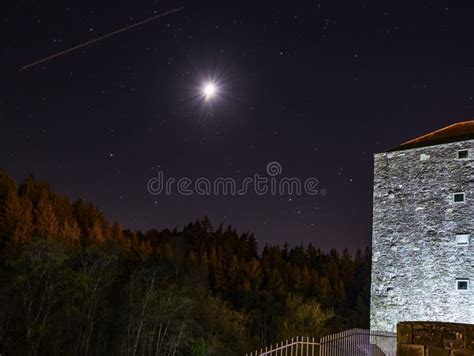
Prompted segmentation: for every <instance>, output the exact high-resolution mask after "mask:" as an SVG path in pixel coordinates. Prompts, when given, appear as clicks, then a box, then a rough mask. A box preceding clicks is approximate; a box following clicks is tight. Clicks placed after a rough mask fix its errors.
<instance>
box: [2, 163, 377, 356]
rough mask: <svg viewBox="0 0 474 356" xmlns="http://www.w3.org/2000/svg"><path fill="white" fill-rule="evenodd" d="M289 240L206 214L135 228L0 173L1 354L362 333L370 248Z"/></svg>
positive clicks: (132, 350)
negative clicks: (272, 240) (177, 224)
mask: <svg viewBox="0 0 474 356" xmlns="http://www.w3.org/2000/svg"><path fill="white" fill-rule="evenodd" d="M291 240H292V237H291V236H289V237H288V241H289V243H286V244H284V245H283V246H276V245H265V246H261V248H258V246H257V240H256V238H255V237H254V236H253V235H252V234H251V233H248V232H244V233H239V232H237V231H236V230H235V229H234V228H233V227H232V226H222V225H212V224H211V222H210V221H209V219H208V218H206V217H203V218H200V219H199V220H197V221H195V222H192V223H189V224H188V225H186V226H184V227H182V228H179V229H178V228H174V229H162V230H156V229H152V230H149V231H146V232H144V231H131V230H128V229H124V228H123V227H122V226H121V225H120V224H119V223H118V222H111V221H108V220H107V218H106V217H105V216H104V214H103V213H102V212H101V211H100V210H99V209H98V208H97V207H96V206H95V205H94V204H93V203H91V202H86V201H83V200H81V199H78V200H77V201H74V202H73V201H70V200H69V199H68V198H66V197H63V196H61V195H59V194H57V193H55V192H54V191H53V190H52V189H51V188H50V187H49V185H48V184H47V183H44V182H39V181H36V180H35V179H34V178H33V177H32V176H29V177H27V178H26V179H25V180H24V181H23V182H22V183H21V184H18V183H17V182H15V180H14V179H12V178H11V177H10V176H9V175H8V173H7V172H5V171H3V170H0V254H1V257H0V265H1V267H0V354H1V355H196V356H197V355H242V354H245V353H246V352H249V351H250V350H252V349H255V348H257V347H261V346H265V345H268V344H270V343H274V342H278V341H280V340H284V339H287V338H291V337H295V336H311V337H313V336H314V337H320V336H324V335H327V334H330V333H333V332H337V331H340V330H345V329H349V328H353V327H361V328H367V327H368V319H369V291H370V261H371V256H370V250H369V249H366V250H364V251H361V250H358V251H355V252H354V253H350V252H349V251H348V250H344V251H337V250H334V249H333V250H331V251H322V250H320V249H319V248H318V247H317V246H313V245H311V244H309V245H307V246H302V245H291Z"/></svg>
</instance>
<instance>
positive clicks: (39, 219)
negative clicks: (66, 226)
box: [35, 197, 59, 239]
mask: <svg viewBox="0 0 474 356" xmlns="http://www.w3.org/2000/svg"><path fill="white" fill-rule="evenodd" d="M35 233H36V235H37V236H38V237H40V238H44V239H47V238H57V237H58V236H59V225H58V220H57V218H56V214H55V213H54V210H53V207H52V206H51V202H50V201H48V200H47V199H46V198H44V197H42V198H41V199H40V200H39V202H38V207H37V208H36V210H35Z"/></svg>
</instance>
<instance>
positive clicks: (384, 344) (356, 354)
mask: <svg viewBox="0 0 474 356" xmlns="http://www.w3.org/2000/svg"><path fill="white" fill-rule="evenodd" d="M396 352H397V335H396V333H392V332H385V331H371V330H365V329H351V330H346V331H342V332H340V333H337V334H333V335H328V336H324V337H322V338H321V339H320V340H319V342H316V341H315V339H314V337H313V338H311V339H310V338H309V337H296V338H293V339H291V340H285V341H282V342H281V343H277V344H275V345H270V346H267V347H265V349H263V348H262V349H260V350H255V351H253V352H251V353H248V354H246V355H245V356H395V355H396Z"/></svg>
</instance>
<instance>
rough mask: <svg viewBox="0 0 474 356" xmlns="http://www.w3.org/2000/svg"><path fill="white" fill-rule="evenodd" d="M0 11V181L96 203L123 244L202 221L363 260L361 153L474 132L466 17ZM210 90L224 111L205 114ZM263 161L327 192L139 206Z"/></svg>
mask: <svg viewBox="0 0 474 356" xmlns="http://www.w3.org/2000/svg"><path fill="white" fill-rule="evenodd" d="M394 5H396V6H398V7H394ZM0 6H1V8H0V34H1V37H2V45H1V52H0V62H1V66H0V68H1V73H0V130H1V131H0V167H2V168H4V169H6V170H7V171H8V172H9V173H10V174H11V175H12V176H13V177H15V178H16V179H17V180H21V179H23V178H24V177H25V176H26V175H28V174H30V173H32V174H34V175H35V177H36V178H37V179H39V180H44V181H47V182H49V183H50V184H51V186H52V187H53V189H54V190H56V191H57V192H59V193H61V194H66V195H67V196H69V197H70V198H71V199H74V200H75V199H76V198H78V197H83V198H84V199H86V200H92V201H93V202H94V203H95V204H96V205H98V206H99V207H100V208H101V210H102V211H103V212H104V213H105V215H106V216H107V217H108V218H109V219H111V220H118V221H119V222H120V223H121V224H122V225H124V226H125V227H128V228H131V229H143V230H145V229H149V228H152V227H156V228H163V227H175V226H177V227H182V226H183V225H184V224H186V223H188V222H191V221H194V220H196V219H198V218H201V217H203V216H205V215H207V216H209V217H210V219H211V221H212V222H213V223H214V224H219V223H220V222H223V223H224V225H227V224H232V225H233V226H235V227H237V228H238V229H239V231H251V232H254V233H255V235H256V238H257V240H258V242H259V244H260V245H262V244H264V243H266V242H269V243H282V242H284V241H288V242H289V243H290V244H299V243H309V242H312V243H313V244H314V245H316V246H320V247H322V248H324V249H327V248H330V247H336V248H343V247H345V246H347V247H349V248H351V249H353V248H355V247H364V246H368V245H369V244H370V236H371V210H372V179H373V178H372V174H373V168H372V165H373V153H374V152H380V151H383V150H385V149H388V148H390V147H393V146H396V145H398V144H400V143H401V142H403V141H406V140H408V139H411V138H414V137H416V136H418V135H419V134H422V133H425V132H427V131H431V130H434V129H437V128H440V127H443V126H445V125H448V124H451V123H454V122H456V121H462V120H467V119H471V118H472V117H473V116H474V115H473V111H474V104H473V103H474V101H473V97H474V86H473V83H474V82H473V79H474V46H473V45H474V36H473V34H474V21H473V15H474V7H472V6H473V5H471V8H469V7H462V5H461V2H454V1H452V2H449V1H443V2H434V1H417V2H414V1H412V2H406V3H404V2H394V1H391V2H383V1H358V0H353V1H345V2H344V1H324V0H319V1H286V2H280V3H277V2H275V1H250V2H245V1H238V2H237V1H236V2H231V1H208V0H202V1H187V0H181V1H159V2H158V1H125V0H115V1H108V0H107V1H106V0H104V1H92V0H82V1H65V0H60V1H59V0H50V1H46V2H38V1H31V0H24V1H15V2H11V4H10V5H7V4H2V5H0ZM181 6H183V7H184V9H183V10H181V11H179V12H177V13H174V14H171V15H168V16H166V17H163V18H161V19H158V20H156V21H153V22H150V23H147V24H144V25H142V26H140V27H136V28H133V29H130V30H128V31H126V32H123V33H121V34H118V35H116V36H114V37H110V38H108V39H105V40H102V41H99V42H96V43H94V44H92V45H90V46H87V47H84V48H82V49H80V50H77V51H74V52H71V53H68V54H66V55H64V56H61V57H58V58H56V59H54V60H51V61H48V62H46V63H44V64H41V65H38V66H35V67H32V68H29V69H27V70H24V71H18V69H19V68H20V67H21V66H24V65H26V64H29V63H31V62H34V61H36V60H38V59H40V58H42V57H47V56H49V55H51V54H54V53H56V52H60V51H62V50H64V49H67V48H69V47H72V46H75V45H77V44H79V43H82V42H85V41H88V40H91V39H93V38H96V37H99V36H101V35H103V34H106V33H109V32H111V31H114V30H116V29H120V28H123V27H125V26H127V25H130V24H133V23H135V22H138V21H141V20H144V19H146V18H148V17H150V16H153V15H154V14H157V13H160V12H162V11H166V10H170V9H173V8H177V7H181ZM209 79H214V80H216V84H217V85H218V86H219V96H218V97H215V98H214V99H213V100H208V101H203V100H200V98H199V97H198V95H199V89H200V87H201V86H202V85H203V84H204V83H205V82H206V81H207V80H209ZM201 99H202V98H201ZM271 161H277V162H279V163H280V164H281V165H282V167H283V173H282V176H290V177H300V178H301V179H304V178H306V177H315V178H317V179H318V180H319V187H320V188H324V189H326V191H327V194H326V195H325V196H322V195H317V196H308V195H302V196H293V197H289V196H271V195H265V196H257V195H255V194H247V195H245V196H205V197H203V196H192V197H189V196H179V195H177V194H173V195H170V196H166V195H159V196H153V195H151V194H149V193H148V191H147V181H148V179H149V178H151V177H153V176H155V175H156V173H157V172H158V171H162V172H164V175H165V176H172V177H178V178H179V177H184V176H186V177H190V178H197V177H207V178H209V179H214V178H216V177H232V178H234V179H236V180H237V181H241V180H243V179H244V178H245V177H247V176H253V175H254V174H255V173H259V174H262V175H263V174H265V169H266V165H267V164H268V163H269V162H271Z"/></svg>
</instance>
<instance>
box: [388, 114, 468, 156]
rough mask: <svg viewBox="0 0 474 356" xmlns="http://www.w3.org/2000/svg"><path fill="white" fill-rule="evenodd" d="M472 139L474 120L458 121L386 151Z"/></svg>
mask: <svg viewBox="0 0 474 356" xmlns="http://www.w3.org/2000/svg"><path fill="white" fill-rule="evenodd" d="M471 139H474V120H470V121H462V122H458V123H455V124H452V125H449V126H446V127H443V128H442V129H439V130H436V131H433V132H430V133H427V134H425V135H422V136H419V137H417V138H415V139H413V140H410V141H407V142H405V143H402V144H401V145H399V146H397V147H394V148H391V149H389V150H387V152H393V151H402V150H409V149H411V148H418V147H426V146H433V145H440V144H443V143H450V142H458V141H465V140H471Z"/></svg>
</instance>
